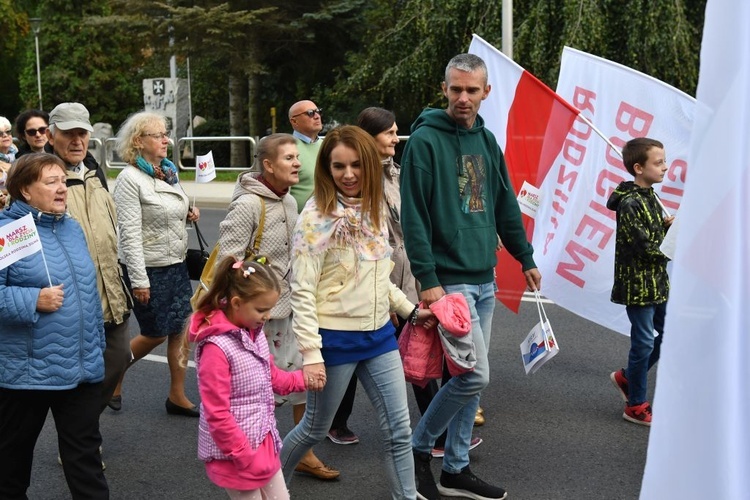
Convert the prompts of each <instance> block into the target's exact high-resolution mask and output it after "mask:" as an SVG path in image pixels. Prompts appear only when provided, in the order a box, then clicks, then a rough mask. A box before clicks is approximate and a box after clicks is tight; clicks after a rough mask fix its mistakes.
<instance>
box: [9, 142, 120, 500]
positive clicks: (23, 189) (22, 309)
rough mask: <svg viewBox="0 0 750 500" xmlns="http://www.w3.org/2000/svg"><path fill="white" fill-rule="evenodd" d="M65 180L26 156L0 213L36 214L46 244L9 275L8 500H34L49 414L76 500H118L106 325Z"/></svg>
mask: <svg viewBox="0 0 750 500" xmlns="http://www.w3.org/2000/svg"><path fill="white" fill-rule="evenodd" d="M65 180H66V173H65V165H64V164H63V162H62V160H60V159H59V158H58V157H56V156H53V155H50V154H46V153H32V154H28V155H25V156H23V157H22V158H20V159H19V160H18V161H17V163H16V165H15V166H14V168H13V169H12V170H11V173H10V175H9V176H8V184H7V186H8V191H9V193H10V195H11V198H12V199H13V200H14V201H13V203H12V204H11V206H10V207H9V208H8V209H7V210H4V211H3V212H2V213H0V227H3V226H5V225H7V224H9V223H12V222H14V221H17V220H18V219H20V218H21V217H24V216H25V215H27V214H31V215H32V217H33V219H34V222H35V224H36V228H37V231H38V234H39V237H40V239H41V243H42V252H37V253H34V254H32V255H28V256H26V257H23V258H22V259H20V260H18V261H16V262H15V263H13V264H11V265H10V266H7V267H5V268H3V269H0V471H1V472H0V498H26V490H27V489H28V487H29V483H30V478H31V464H32V458H33V454H34V445H35V443H36V440H37V438H38V436H39V433H40V432H41V430H42V426H43V425H44V422H45V420H46V418H47V413H48V412H49V410H52V416H53V417H54V419H55V427H56V429H57V435H58V445H59V449H60V457H61V458H62V463H63V470H64V472H65V477H66V480H67V482H68V487H69V488H70V491H71V494H72V497H73V498H74V499H77V498H87V499H104V498H109V489H108V486H107V481H106V479H105V478H104V474H103V473H102V463H101V457H100V455H99V446H100V445H101V442H102V439H101V434H100V433H99V411H100V403H101V401H100V400H101V387H100V386H101V381H102V380H103V378H104V359H103V356H102V352H103V351H104V347H105V338H104V323H103V319H102V310H101V305H100V304H101V302H100V301H99V295H98V292H97V288H96V273H95V271H94V264H93V262H92V261H91V258H90V256H89V252H88V249H87V248H86V238H85V237H84V235H83V230H82V229H81V227H80V226H79V225H78V223H77V222H76V221H75V220H74V219H73V218H72V217H70V216H68V215H66V213H65V204H66V200H67V187H66V185H65ZM9 243H10V242H9V241H8V238H6V239H5V241H3V242H0V246H9ZM6 251H7V249H6ZM1 252H2V250H1V249H0V254H1ZM50 281H51V283H50Z"/></svg>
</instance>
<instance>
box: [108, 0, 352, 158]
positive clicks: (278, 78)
mask: <svg viewBox="0 0 750 500" xmlns="http://www.w3.org/2000/svg"><path fill="white" fill-rule="evenodd" d="M363 3H364V2H363V0H334V1H331V0H307V1H296V2H293V1H288V0H284V1H267V0H266V1H259V0H256V1H229V2H219V1H215V0H199V1H173V2H171V3H162V2H156V1H152V0H129V1H118V2H116V3H115V11H116V12H117V15H116V16H111V17H109V18H106V19H101V20H100V22H102V23H114V24H119V25H121V26H128V27H129V29H134V28H136V29H138V28H139V27H140V28H141V29H143V30H146V27H147V26H149V25H150V29H148V30H147V31H143V33H144V36H142V37H140V40H141V43H143V44H145V45H146V46H148V47H150V48H151V49H152V50H154V51H155V52H158V53H162V54H166V53H172V52H173V53H176V54H178V55H179V56H181V57H182V58H183V59H184V58H185V57H190V61H191V68H196V69H197V71H196V72H195V73H193V75H195V76H198V77H199V78H201V79H202V80H201V81H200V82H197V84H196V85H195V88H196V95H198V96H201V95H205V96H210V100H211V102H212V103H220V102H221V101H223V99H222V97H221V95H220V93H218V92H216V91H215V89H217V88H222V89H225V91H226V94H225V95H226V98H227V99H226V101H224V102H225V103H226V106H218V107H216V106H214V107H210V108H206V107H205V106H203V105H198V106H197V108H196V111H200V110H204V111H206V112H207V113H210V115H209V116H208V117H209V118H213V117H216V118H219V117H220V116H222V112H223V116H228V129H229V130H228V132H229V134H230V135H234V136H237V135H247V134H248V133H249V134H250V135H261V134H263V133H265V131H266V128H267V127H268V125H270V123H269V122H268V120H267V119H266V117H267V116H268V115H269V113H268V110H269V109H270V107H271V106H276V107H277V109H278V108H279V107H281V108H285V106H284V101H287V103H286V106H288V104H290V103H291V99H290V97H289V95H290V94H294V93H297V92H300V91H301V92H302V93H304V94H306V95H305V97H308V96H309V95H310V93H311V89H312V88H313V87H314V85H316V84H319V83H320V82H321V81H326V80H327V79H326V78H325V77H326V76H328V79H329V78H330V76H329V75H330V73H331V68H332V64H335V62H336V61H337V59H336V57H331V54H336V53H339V54H343V53H344V47H345V46H346V45H345V44H346V43H347V40H349V38H348V37H347V36H344V37H343V38H341V36H340V35H342V34H346V33H345V31H344V30H343V28H341V29H336V28H333V29H332V27H334V26H337V25H340V23H341V20H342V18H343V17H346V16H347V15H348V13H350V12H351V11H354V10H356V8H357V7H358V6H360V5H362V4H363ZM349 17H350V18H352V16H351V15H349ZM322 25H325V26H327V27H328V28H329V29H325V28H321V29H318V27H319V26H322ZM316 34H320V36H317V35H316ZM320 39H324V40H326V41H330V42H331V43H330V45H331V47H322V46H321V45H320V44H319V40H320ZM170 40H171V41H172V42H173V43H172V44H170ZM316 45H317V47H316ZM313 51H317V54H315V53H313ZM308 56H309V57H308ZM339 60H342V61H343V55H342V56H339ZM320 62H324V63H323V64H320ZM300 82H301V83H300ZM279 104H281V106H279ZM226 110H228V113H227V112H226ZM278 112H279V117H280V119H281V117H283V116H284V115H285V109H278ZM217 113H218V116H217ZM284 121H286V120H284ZM232 146H233V147H232V154H231V158H232V160H231V161H232V164H233V165H243V164H247V160H246V157H245V155H246V154H247V151H246V149H245V148H244V147H240V144H238V143H233V145H232Z"/></svg>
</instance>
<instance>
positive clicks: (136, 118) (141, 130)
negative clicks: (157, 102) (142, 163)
mask: <svg viewBox="0 0 750 500" xmlns="http://www.w3.org/2000/svg"><path fill="white" fill-rule="evenodd" d="M154 124H157V125H160V126H161V125H163V126H164V127H165V128H166V126H167V121H166V120H165V119H164V117H163V116H162V115H157V114H156V113H151V112H150V111H141V112H140V113H135V114H133V115H130V116H129V117H128V119H127V120H125V123H123V124H122V127H120V131H119V132H117V145H116V150H117V154H119V155H120V158H122V159H123V160H125V161H126V162H128V163H129V164H131V165H135V159H136V158H138V156H139V155H140V154H141V152H140V149H141V148H140V147H138V145H137V144H136V143H135V140H136V139H137V138H139V137H142V136H143V134H145V133H146V129H147V128H148V127H151V126H153V125H154Z"/></svg>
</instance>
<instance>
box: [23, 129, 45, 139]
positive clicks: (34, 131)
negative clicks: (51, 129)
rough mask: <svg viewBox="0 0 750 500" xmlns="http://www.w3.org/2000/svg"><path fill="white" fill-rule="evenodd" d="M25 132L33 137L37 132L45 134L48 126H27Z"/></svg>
mask: <svg viewBox="0 0 750 500" xmlns="http://www.w3.org/2000/svg"><path fill="white" fill-rule="evenodd" d="M24 132H26V135H30V136H32V137H33V136H35V135H36V134H42V135H44V134H45V133H47V127H39V128H27V129H26V130H25V131H24Z"/></svg>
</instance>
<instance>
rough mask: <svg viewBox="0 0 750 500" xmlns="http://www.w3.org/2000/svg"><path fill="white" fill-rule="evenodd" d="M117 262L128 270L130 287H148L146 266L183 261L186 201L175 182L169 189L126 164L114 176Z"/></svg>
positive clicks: (186, 244) (166, 264) (185, 236)
mask: <svg viewBox="0 0 750 500" xmlns="http://www.w3.org/2000/svg"><path fill="white" fill-rule="evenodd" d="M113 198H114V200H115V204H116V205H117V228H118V230H119V243H120V250H119V255H120V260H121V261H122V262H124V263H125V265H126V266H127V267H128V275H129V277H130V282H131V284H132V287H133V288H151V285H150V283H149V280H148V277H147V276H146V267H164V266H169V265H172V264H177V263H179V262H182V261H184V260H185V253H186V252H187V247H188V234H187V230H186V228H185V221H186V220H187V213H188V208H189V200H188V197H187V195H186V194H185V192H184V191H183V190H182V187H181V186H180V184H179V183H177V184H175V185H173V186H170V185H169V184H167V183H166V182H164V181H162V180H159V179H155V178H153V177H151V176H150V175H148V174H146V173H145V172H142V171H141V170H140V169H139V168H137V167H134V166H131V165H128V166H127V167H125V168H124V169H123V171H122V172H120V175H118V176H117V185H116V186H115V189H114V192H113Z"/></svg>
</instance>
